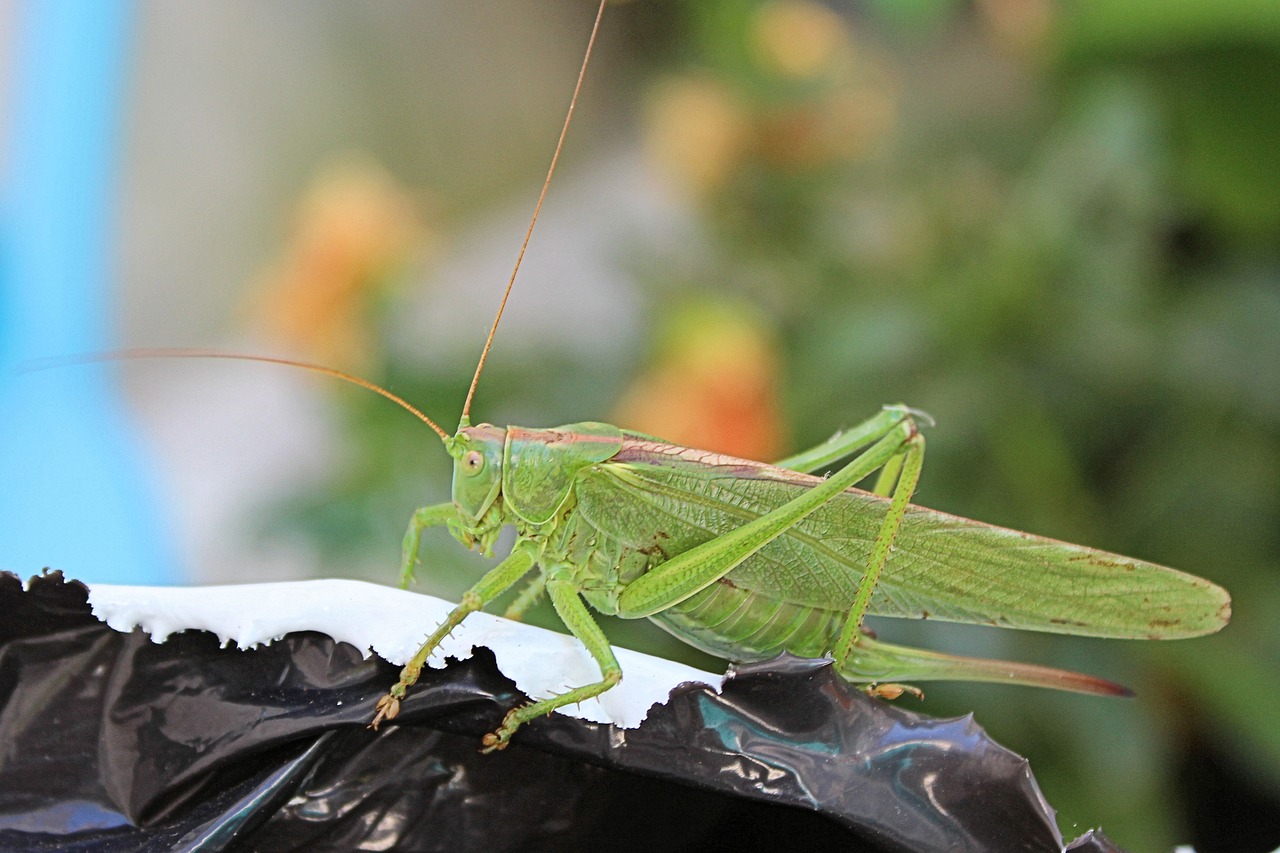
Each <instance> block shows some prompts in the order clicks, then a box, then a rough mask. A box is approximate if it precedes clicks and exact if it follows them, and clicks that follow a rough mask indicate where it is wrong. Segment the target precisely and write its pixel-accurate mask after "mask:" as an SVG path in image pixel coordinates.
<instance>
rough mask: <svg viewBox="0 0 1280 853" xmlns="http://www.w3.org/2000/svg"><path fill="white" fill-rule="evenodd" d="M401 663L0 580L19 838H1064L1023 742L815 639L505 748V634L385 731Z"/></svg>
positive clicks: (8, 828) (53, 585)
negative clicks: (919, 707)
mask: <svg viewBox="0 0 1280 853" xmlns="http://www.w3.org/2000/svg"><path fill="white" fill-rule="evenodd" d="M395 678H396V668H395V667H393V666H392V665H390V664H388V663H386V662H385V661H382V660H380V659H378V658H376V657H374V658H369V659H365V658H363V657H362V655H361V654H360V652H359V651H358V650H357V649H355V648H354V647H352V646H350V645H347V644H343V643H335V642H334V641H333V640H332V639H330V638H329V637H327V636H325V635H323V634H319V633H296V634H290V635H288V636H287V637H285V638H284V639H282V640H280V641H278V642H276V643H273V644H271V645H269V646H265V647H261V648H258V649H254V650H251V651H240V650H237V649H230V648H222V647H220V646H219V644H218V641H217V639H216V638H215V637H214V636H213V635H211V634H209V633H205V632H199V631H186V632H183V633H181V634H178V635H175V636H173V637H171V638H170V639H169V640H168V641H166V642H164V643H160V644H156V643H152V642H151V641H150V639H149V638H148V637H147V635H146V634H144V633H142V632H141V631H134V632H132V633H130V634H123V633H119V632H116V631H114V630H112V629H111V628H109V627H107V625H105V624H104V623H101V622H99V621H98V620H97V619H95V618H94V617H93V615H92V613H91V612H90V609H89V606H88V604H87V590H86V589H85V587H84V586H83V585H81V584H79V583H77V582H74V581H73V582H66V583H64V582H63V579H62V577H61V575H60V574H58V573H53V574H49V575H46V576H43V577H37V578H33V579H32V580H31V581H30V583H29V585H28V588H27V589H25V590H24V589H23V586H22V584H21V583H20V582H19V581H18V579H17V578H16V577H14V576H13V575H5V576H3V577H0V688H2V691H3V692H2V693H0V695H3V696H4V705H3V712H0V742H3V743H4V744H5V752H4V760H3V762H0V849H4V850H72V851H77V850H84V851H89V850H93V851H116V850H119V851H125V850H128V851H170V850H191V851H194V850H201V851H218V850H255V851H295V850H297V851H301V850H308V851H325V850H334V851H339V850H342V851H346V850H352V849H376V850H450V851H459V850H532V851H536V850H566V849H586V848H588V847H594V846H600V845H603V846H605V847H606V848H607V849H610V850H651V849H663V850H698V849H708V848H714V849H735V850H763V849H779V848H782V849H786V848H787V847H788V846H792V845H794V844H795V843H796V841H797V839H803V840H804V843H805V844H806V846H811V847H816V848H820V849H821V848H825V847H828V846H829V847H833V848H834V847H838V848H839V849H843V850H868V851H871V850H875V851H879V850H943V849H945V850H950V851H1058V850H1062V849H1063V845H1062V840H1061V838H1060V836H1059V834H1058V831H1057V828H1056V826H1055V824H1054V821H1053V818H1052V809H1050V808H1049V806H1048V804H1047V803H1045V801H1044V799H1043V797H1042V796H1041V794H1040V791H1039V789H1038V787H1037V786H1036V783H1035V780H1034V779H1033V777H1032V775H1031V771H1030V769H1029V767H1028V764H1027V762H1026V760H1025V759H1022V758H1020V757H1018V756H1017V755H1014V754H1013V753H1011V752H1009V751H1008V750H1006V749H1005V748H1004V747H1002V746H1000V745H999V744H997V743H995V742H994V741H992V740H991V739H990V738H988V737H987V735H986V733H985V732H983V731H982V729H981V728H980V727H979V726H978V725H977V724H975V723H974V721H973V719H972V718H971V717H964V718H960V719H951V720H941V719H933V718H930V717H926V716H922V715H920V714H915V713H912V712H910V711H906V710H904V709H901V708H898V707H895V706H893V705H890V704H888V703H885V702H880V701H873V700H870V699H868V698H866V697H865V696H863V695H862V694H861V693H860V692H858V691H857V690H855V689H851V688H850V687H849V686H848V685H847V684H846V683H845V682H844V681H842V680H841V679H840V678H839V677H836V676H834V675H833V674H832V673H831V669H830V667H829V666H827V665H826V664H824V663H823V662H821V661H808V660H800V659H796V658H784V659H780V660H778V661H774V662H771V663H769V664H764V665H753V666H749V667H739V668H738V669H737V670H736V672H735V673H734V675H733V677H732V678H730V679H729V680H728V681H727V682H726V684H725V686H724V689H723V692H722V693H721V694H719V695H717V694H716V693H715V692H714V691H712V690H710V689H708V688H706V687H702V686H698V687H692V686H690V687H687V688H682V689H681V690H679V691H677V693H676V694H675V695H673V697H672V698H671V701H670V702H668V703H667V704H665V705H661V706H656V707H655V708H654V709H653V710H652V711H651V712H650V714H649V717H648V719H646V721H645V722H644V723H643V724H642V725H641V726H640V727H639V728H638V729H617V728H614V727H612V726H607V725H599V724H595V723H588V722H583V721H581V720H576V719H572V718H569V717H565V716H561V715H558V714H557V715H552V716H550V717H548V718H546V719H544V720H540V721H535V722H534V723H531V724H530V725H528V726H526V727H525V728H523V729H521V731H520V733H519V734H518V735H517V739H516V741H515V742H514V743H513V744H512V746H511V747H510V748H508V749H507V750H506V751H504V752H501V753H496V754H493V755H482V754H480V753H479V751H478V747H479V738H480V736H481V735H482V734H484V733H485V732H487V731H490V730H492V729H493V728H495V727H496V726H497V724H498V722H499V721H500V719H501V717H502V715H503V713H504V712H505V711H506V709H508V708H509V707H511V706H512V705H513V704H515V703H518V702H520V701H521V700H522V697H521V696H520V695H519V693H518V692H517V691H516V690H515V688H514V686H513V685H512V683H511V682H510V681H509V680H508V679H507V678H505V677H504V676H503V675H502V674H501V673H500V672H498V671H497V669H496V667H495V666H494V664H493V658H492V656H490V655H486V654H483V653H480V654H477V655H476V656H474V657H473V658H471V659H470V660H467V661H463V662H456V663H453V664H451V665H450V666H449V667H448V668H447V669H444V670H427V671H425V672H424V676H423V680H422V682H420V684H419V685H418V687H416V688H415V689H414V690H413V691H412V692H411V693H410V695H409V697H408V698H407V699H406V701H405V702H404V705H403V707H402V710H401V714H400V716H399V717H398V718H397V720H396V723H397V724H396V725H384V726H383V727H382V728H381V730H379V731H377V732H374V731H371V730H369V729H368V728H366V724H367V722H368V721H369V719H370V717H371V715H372V711H373V704H374V702H376V700H377V699H378V697H380V696H381V695H382V694H383V693H384V692H385V691H386V688H387V686H388V685H389V684H390V683H392V682H393V681H394V680H395ZM1067 849H1070V850H1076V851H1113V850H1117V849H1118V848H1116V847H1114V846H1112V845H1111V844H1110V843H1109V842H1108V841H1107V840H1106V839H1105V838H1104V837H1103V836H1102V835H1101V834H1100V833H1088V834H1086V835H1085V836H1082V837H1081V838H1080V839H1078V840H1077V841H1076V842H1074V843H1073V844H1072V845H1070V846H1069V847H1068V848H1067Z"/></svg>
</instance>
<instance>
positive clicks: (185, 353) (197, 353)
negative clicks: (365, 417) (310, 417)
mask: <svg viewBox="0 0 1280 853" xmlns="http://www.w3.org/2000/svg"><path fill="white" fill-rule="evenodd" d="M144 358H224V359H229V360H232V361H261V362H265V363H267V364H282V365H284V366H286V367H299V368H301V369H303V370H310V371H312V372H314V373H323V374H324V375H325V376H332V377H334V378H335V379H341V380H342V381H343V382H350V383H351V384H352V385H359V386H360V387H361V388H367V389H368V390H370V391H372V392H373V393H375V394H378V395H380V396H382V397H385V398H387V399H388V400H390V401H391V402H393V403H395V404H396V405H397V406H399V407H400V408H402V409H404V410H405V411H407V412H409V413H410V414H411V415H413V416H414V417H416V418H417V419H418V420H420V421H422V422H423V423H424V424H426V425H427V426H429V427H431V428H432V429H433V430H435V433H436V435H438V436H440V437H441V438H442V439H444V440H446V441H448V439H449V434H448V433H447V432H445V431H444V430H442V429H441V428H440V427H439V426H437V425H436V422H435V421H433V420H431V418H429V417H427V416H426V415H425V414H423V413H422V412H421V411H419V410H418V409H417V408H416V407H415V406H414V405H413V404H411V403H409V402H407V401H406V400H404V399H402V398H400V397H397V396H396V395H395V394H392V393H391V392H390V391H388V390H387V389H386V388H383V387H382V386H380V385H375V384H373V383H372V382H370V381H369V380H368V379H361V378H360V377H359V376H353V375H352V374H350V373H343V372H342V371H341V370H335V369H334V368H332V367H324V366H323V365H319V364H311V363H310V362H306V361H295V360H293V359H291V358H277V357H275V356H270V355H243V354H241V353H235V352H223V351H221V350H212V349H189V348H185V347H183V348H166V347H160V348H150V349H124V350H109V351H107V352H92V353H85V354H83V355H67V356H53V357H51V358H37V359H32V360H31V361H26V362H23V363H22V364H21V365H20V366H19V368H18V370H19V372H22V373H25V372H27V371H31V370H46V369H48V368H51V367H64V366H67V365H72V364H92V363H93V362H97V361H126V360H128V359H144Z"/></svg>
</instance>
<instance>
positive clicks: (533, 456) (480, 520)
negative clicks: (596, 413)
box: [446, 421, 622, 528]
mask: <svg viewBox="0 0 1280 853" xmlns="http://www.w3.org/2000/svg"><path fill="white" fill-rule="evenodd" d="M446 447H447V448H448V450H449V455H450V456H452V457H453V460H454V465H453V503H454V505H455V506H457V507H458V510H459V511H460V512H461V513H462V514H463V515H464V516H465V517H466V520H467V522H468V523H471V524H474V525H475V526H476V527H477V528H479V527H485V528H488V527H491V526H493V524H492V522H498V523H501V521H503V520H506V519H505V518H503V519H488V518H486V516H487V515H488V514H489V513H490V512H491V511H497V512H499V513H501V514H503V515H504V516H505V515H506V514H507V513H510V514H512V515H514V516H515V517H516V518H513V519H511V520H512V521H514V520H516V519H520V520H522V521H524V522H526V523H527V524H530V525H541V524H546V523H548V522H550V521H551V520H552V519H553V518H555V516H556V513H557V512H558V511H559V510H560V508H561V507H562V506H563V505H564V503H565V501H566V500H567V499H568V497H569V493H570V491H571V490H572V488H573V481H574V478H575V477H576V476H577V475H578V473H579V472H580V471H582V470H583V469H584V468H587V467H588V466H591V465H595V464H596V463H599V462H604V461H605V460H607V459H610V458H612V457H613V456H614V455H615V454H617V452H618V451H619V450H621V449H622V430H620V429H618V428H617V427H615V426H611V425H609V424H602V423H595V422H590V421H589V422H584V423H577V424H566V425H565V426H561V427H554V428H552V429H526V428H524V427H518V426H509V427H507V428H506V429H502V428H500V427H496V426H492V425H490V424H480V425H479V426H474V427H473V426H463V427H461V428H459V430H458V432H457V434H456V435H454V436H453V437H452V438H450V439H449V440H448V441H447V442H446ZM499 495H501V497H502V500H501V501H500V502H499V501H498V497H499Z"/></svg>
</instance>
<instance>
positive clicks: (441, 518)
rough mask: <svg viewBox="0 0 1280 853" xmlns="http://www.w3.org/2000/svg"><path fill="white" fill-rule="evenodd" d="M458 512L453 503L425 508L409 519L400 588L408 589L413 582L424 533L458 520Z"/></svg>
mask: <svg viewBox="0 0 1280 853" xmlns="http://www.w3.org/2000/svg"><path fill="white" fill-rule="evenodd" d="M457 515H458V510H457V509H456V508H455V507H454V505H453V504H452V503H444V504H435V505H434V506H424V507H420V508H419V509H417V510H415V511H414V513H413V517H412V518H410V519H409V529H408V530H406V531H405V534H404V551H403V553H404V556H403V558H402V560H401V562H400V588H401V589H408V588H409V584H410V583H412V582H413V570H414V568H415V567H417V565H418V546H419V544H420V543H421V542H422V531H424V530H426V529H427V528H428V527H438V526H439V525H441V524H444V523H445V522H447V521H448V520H449V519H451V518H456V517H457Z"/></svg>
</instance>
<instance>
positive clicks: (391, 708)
mask: <svg viewBox="0 0 1280 853" xmlns="http://www.w3.org/2000/svg"><path fill="white" fill-rule="evenodd" d="M377 709H378V713H376V714H374V716H373V722H371V723H370V724H369V728H371V729H373V730H374V731H375V732H376V731H377V730H378V724H379V723H381V722H382V721H383V720H394V719H395V718H396V715H397V714H399V713H400V700H399V699H397V698H396V697H395V696H393V695H391V694H390V693H388V694H387V695H386V696H383V697H382V698H381V699H379V700H378V704H377Z"/></svg>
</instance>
